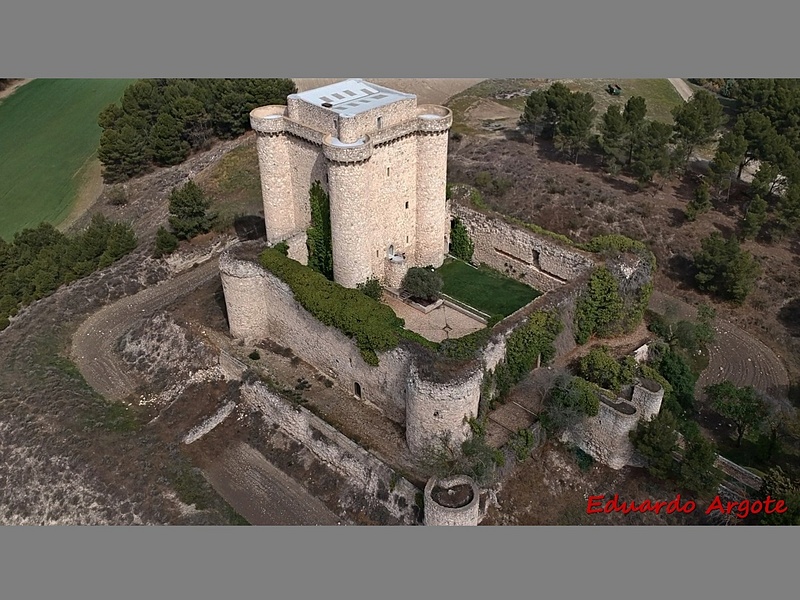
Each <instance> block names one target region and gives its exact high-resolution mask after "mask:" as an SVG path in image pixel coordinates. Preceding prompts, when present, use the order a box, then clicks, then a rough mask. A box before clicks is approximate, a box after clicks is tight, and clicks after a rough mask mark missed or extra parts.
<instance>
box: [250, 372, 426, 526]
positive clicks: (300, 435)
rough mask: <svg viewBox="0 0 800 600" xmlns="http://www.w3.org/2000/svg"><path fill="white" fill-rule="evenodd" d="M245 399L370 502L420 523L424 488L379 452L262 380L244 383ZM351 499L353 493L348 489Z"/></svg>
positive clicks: (407, 522)
mask: <svg viewBox="0 0 800 600" xmlns="http://www.w3.org/2000/svg"><path fill="white" fill-rule="evenodd" d="M242 399H243V400H244V402H245V403H247V404H248V405H250V406H251V407H253V408H255V409H256V410H258V411H259V412H260V413H261V416H262V418H263V419H264V420H265V421H266V422H267V423H269V424H270V425H272V424H276V425H277V426H278V427H279V428H280V429H281V430H282V431H283V432H284V433H286V434H287V435H288V436H289V437H291V438H292V439H294V440H296V441H298V442H300V443H301V444H303V445H304V446H305V447H306V448H308V449H309V450H310V451H311V452H312V453H313V454H314V455H315V456H316V457H317V458H318V459H319V460H321V461H322V462H323V463H325V464H326V465H328V466H329V467H330V468H331V469H333V470H334V471H336V472H337V473H339V474H341V475H343V476H344V477H345V478H346V480H347V482H348V484H347V485H348V486H351V487H352V488H353V489H354V491H355V492H357V493H358V494H359V495H362V496H363V497H364V499H365V500H366V501H367V503H368V504H370V505H372V506H376V507H382V508H384V509H385V510H386V511H387V512H388V513H389V514H390V515H391V516H392V517H394V518H395V519H398V520H399V521H400V522H401V523H402V524H405V525H415V524H417V521H418V517H417V515H416V514H415V512H414V506H415V503H416V496H417V494H418V493H419V492H420V490H419V489H418V488H417V487H416V486H414V485H413V484H412V483H410V482H409V481H408V480H407V479H405V478H404V477H402V476H400V474H399V473H397V472H395V471H394V470H393V469H392V468H391V467H389V466H388V465H387V464H386V463H384V462H383V461H382V460H380V459H379V458H378V457H376V456H375V455H373V454H372V453H370V452H368V451H367V450H365V449H364V448H362V447H361V446H359V445H358V444H356V443H355V442H353V441H352V440H350V439H349V438H347V437H346V436H344V435H342V434H341V433H339V432H338V431H337V430H336V429H334V428H333V427H331V426H330V425H329V424H328V423H326V422H325V421H323V420H322V419H320V418H319V417H317V416H316V415H314V414H313V413H312V412H310V411H309V410H307V409H306V408H304V407H302V406H295V405H293V404H291V403H289V402H288V401H287V400H284V399H283V398H281V397H280V396H278V395H277V394H275V393H274V392H272V391H270V390H269V389H268V388H267V387H266V386H265V385H263V384H261V383H254V384H250V385H245V386H242ZM342 496H344V497H346V498H348V497H351V494H348V493H346V491H345V492H343V493H342Z"/></svg>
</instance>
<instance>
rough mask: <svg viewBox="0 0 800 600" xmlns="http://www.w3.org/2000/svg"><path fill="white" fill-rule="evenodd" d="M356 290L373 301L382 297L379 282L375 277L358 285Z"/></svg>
mask: <svg viewBox="0 0 800 600" xmlns="http://www.w3.org/2000/svg"><path fill="white" fill-rule="evenodd" d="M356 289H358V291H359V292H361V293H362V294H365V295H366V296H368V297H369V298H372V299H373V300H380V299H381V297H382V296H383V288H382V287H381V282H380V281H379V280H378V279H377V278H375V277H372V278H370V279H367V280H366V281H365V282H364V283H359V284H358V285H357V286H356Z"/></svg>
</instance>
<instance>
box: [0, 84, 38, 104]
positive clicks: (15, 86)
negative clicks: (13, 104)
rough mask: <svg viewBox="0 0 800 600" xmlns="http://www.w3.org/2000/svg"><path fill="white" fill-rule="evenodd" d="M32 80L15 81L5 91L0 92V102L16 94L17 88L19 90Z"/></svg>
mask: <svg viewBox="0 0 800 600" xmlns="http://www.w3.org/2000/svg"><path fill="white" fill-rule="evenodd" d="M31 81H33V79H20V80H19V81H15V82H14V83H12V84H11V85H10V86H8V87H7V88H6V89H4V90H2V91H0V100H2V99H3V98H8V97H9V96H10V95H11V94H13V93H14V92H16V91H17V90H18V89H19V88H21V87H22V86H23V85H25V84H26V83H30V82H31Z"/></svg>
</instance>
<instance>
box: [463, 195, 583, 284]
mask: <svg viewBox="0 0 800 600" xmlns="http://www.w3.org/2000/svg"><path fill="white" fill-rule="evenodd" d="M451 212H452V216H453V217H458V218H459V219H460V220H461V221H462V222H463V223H464V226H465V227H466V229H467V232H468V233H469V236H470V237H471V238H472V240H473V242H474V243H475V253H474V254H473V260H474V261H477V262H481V263H485V264H487V265H489V266H490V267H492V268H493V269H497V270H498V271H500V272H506V271H510V272H511V273H512V275H513V274H522V275H523V277H522V280H523V281H525V282H526V283H528V284H529V285H531V286H533V287H535V288H536V289H538V290H542V291H545V292H549V291H551V290H554V289H556V288H558V287H560V286H561V285H563V284H564V283H566V282H567V281H572V280H573V279H575V278H577V277H579V276H580V275H582V274H585V273H587V272H588V271H590V270H591V269H592V268H593V267H594V266H595V264H596V263H595V258H594V257H593V256H592V255H591V254H590V253H588V252H583V251H580V250H577V249H574V248H569V247H568V246H566V245H563V244H559V243H558V242H557V241H555V240H553V239H550V238H548V237H547V236H544V235H540V234H537V233H534V232H533V231H529V230H526V229H523V228H521V227H517V226H514V225H512V224H510V223H507V222H505V221H504V220H502V219H501V218H498V217H493V216H489V215H485V214H483V213H480V212H477V211H475V210H472V209H470V208H468V207H466V206H463V205H461V204H459V203H457V202H453V203H452V205H451Z"/></svg>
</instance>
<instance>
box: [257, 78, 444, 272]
mask: <svg viewBox="0 0 800 600" xmlns="http://www.w3.org/2000/svg"><path fill="white" fill-rule="evenodd" d="M452 122H453V116H452V113H451V111H450V109H448V108H446V107H444V106H437V105H429V104H425V105H417V98H416V96H414V95H413V94H405V93H403V92H398V91H396V90H391V89H389V88H385V87H383V86H379V85H376V84H373V83H370V82H367V81H364V80H362V79H348V80H346V81H341V82H338V83H335V84H332V85H329V86H325V87H321V88H317V89H314V90H309V91H306V92H302V93H299V94H292V95H290V96H289V97H288V98H287V105H286V106H262V107H259V108H256V109H254V110H253V111H252V112H251V113H250V124H251V126H252V128H253V129H254V130H255V131H256V133H257V136H258V137H257V149H258V157H259V168H260V172H261V190H262V197H263V201H264V220H265V223H266V229H267V241H268V242H269V243H272V244H274V243H277V242H280V241H287V240H290V239H294V240H300V239H302V236H301V234H303V233H305V231H306V230H307V229H308V227H309V226H310V224H311V210H310V205H309V190H310V188H311V185H312V184H313V183H314V182H315V181H319V182H320V184H321V185H322V187H323V189H324V190H325V191H326V193H327V194H328V196H329V198H330V205H331V234H332V238H333V242H332V245H333V265H334V279H335V280H336V281H337V282H338V283H340V284H341V285H344V286H346V287H356V286H357V285H358V284H359V283H362V282H364V281H366V280H367V279H370V278H372V277H375V278H377V279H379V280H380V281H381V282H382V283H383V284H384V285H387V284H389V279H390V278H391V277H392V269H391V267H390V261H391V260H392V258H393V257H394V256H396V255H403V256H404V257H405V264H406V266H407V267H414V266H427V265H432V266H434V267H438V266H441V264H442V262H443V261H444V256H445V254H446V253H447V250H448V247H449V242H450V239H449V234H450V223H449V213H448V210H447V204H446V200H445V185H446V184H445V180H446V173H447V138H448V136H447V133H448V131H449V129H450V127H451V125H452ZM293 251H294V252H295V253H296V254H297V255H299V256H302V255H303V252H300V251H299V250H298V249H294V250H293Z"/></svg>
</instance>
